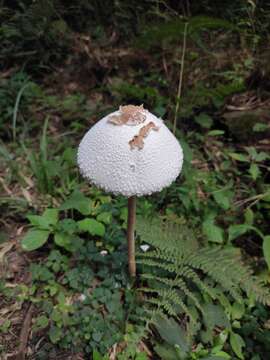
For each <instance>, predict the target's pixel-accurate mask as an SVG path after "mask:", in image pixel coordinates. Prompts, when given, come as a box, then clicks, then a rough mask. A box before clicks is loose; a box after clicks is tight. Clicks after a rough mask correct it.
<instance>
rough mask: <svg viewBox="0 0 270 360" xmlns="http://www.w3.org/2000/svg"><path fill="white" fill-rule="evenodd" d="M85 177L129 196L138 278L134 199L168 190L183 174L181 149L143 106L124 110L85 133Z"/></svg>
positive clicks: (81, 160) (81, 155)
mask: <svg viewBox="0 0 270 360" xmlns="http://www.w3.org/2000/svg"><path fill="white" fill-rule="evenodd" d="M77 162H78V166H79V168H80V171H81V174H82V175H83V176H84V177H85V178H86V179H87V180H89V181H90V183H92V184H94V185H96V186H97V187H99V188H101V189H103V190H104V191H106V192H109V193H113V194H115V195H117V194H121V195H124V196H126V197H127V198H128V229H127V238H128V264H129V273H130V275H131V276H132V277H134V276H135V275H136V263H135V242H134V228H135V219H136V197H137V196H143V195H150V194H152V193H154V192H158V191H161V190H162V189H163V188H165V187H167V186H169V185H170V184H171V183H172V182H173V181H174V180H175V179H176V177H177V176H178V175H179V173H180V171H181V168H182V163H183V152H182V148H181V146H180V144H179V142H178V140H177V139H176V138H175V136H174V135H173V134H172V133H171V131H170V130H169V129H168V128H167V126H166V125H165V124H164V123H163V120H162V119H160V118H157V117H156V116H155V115H153V114H152V113H150V112H149V111H148V110H146V109H144V108H143V105H141V106H134V105H126V106H120V108H119V110H117V111H115V112H113V113H111V114H109V115H107V116H105V117H104V118H102V119H101V120H100V121H98V122H97V123H96V124H95V125H94V126H93V127H91V128H90V130H88V132H87V133H86V134H85V135H84V137H83V139H82V141H81V143H80V145H79V149H78V155H77Z"/></svg>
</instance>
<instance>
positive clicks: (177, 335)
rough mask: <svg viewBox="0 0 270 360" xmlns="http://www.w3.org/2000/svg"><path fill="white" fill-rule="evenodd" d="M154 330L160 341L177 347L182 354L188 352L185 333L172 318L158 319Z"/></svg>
mask: <svg viewBox="0 0 270 360" xmlns="http://www.w3.org/2000/svg"><path fill="white" fill-rule="evenodd" d="M156 328H157V331H158V332H159V334H160V336H161V337H162V339H163V340H165V341H166V342H167V343H168V344H170V345H172V346H175V345H178V346H179V347H180V349H181V350H182V351H184V352H187V351H188V350H189V345H188V342H187V336H186V333H185V331H184V330H183V329H182V328H181V326H180V325H179V324H178V323H177V322H176V321H175V320H174V319H173V318H170V319H168V318H167V317H166V318H163V317H159V318H158V319H157V322H156Z"/></svg>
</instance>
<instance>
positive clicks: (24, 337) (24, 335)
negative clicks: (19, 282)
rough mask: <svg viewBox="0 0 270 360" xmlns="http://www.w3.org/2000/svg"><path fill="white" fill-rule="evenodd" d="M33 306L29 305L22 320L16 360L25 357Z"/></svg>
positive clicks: (21, 359) (22, 359)
mask: <svg viewBox="0 0 270 360" xmlns="http://www.w3.org/2000/svg"><path fill="white" fill-rule="evenodd" d="M33 310H34V306H33V304H31V305H30V306H29V307H28V309H27V312H26V316H25V318H24V322H23V326H22V329H21V333H20V345H19V350H18V352H17V355H16V360H24V359H25V356H26V347H27V342H28V336H29V331H30V326H31V321H32V315H33Z"/></svg>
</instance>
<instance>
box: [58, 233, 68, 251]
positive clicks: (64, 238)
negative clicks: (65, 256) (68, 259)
mask: <svg viewBox="0 0 270 360" xmlns="http://www.w3.org/2000/svg"><path fill="white" fill-rule="evenodd" d="M54 242H55V243H56V245H58V246H61V247H63V248H64V249H66V250H70V245H71V243H72V236H71V235H70V234H67V233H65V232H57V233H55V234H54Z"/></svg>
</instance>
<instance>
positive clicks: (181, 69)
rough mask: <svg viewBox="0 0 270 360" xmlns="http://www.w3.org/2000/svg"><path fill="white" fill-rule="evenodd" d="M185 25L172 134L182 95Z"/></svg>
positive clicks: (174, 129)
mask: <svg viewBox="0 0 270 360" xmlns="http://www.w3.org/2000/svg"><path fill="white" fill-rule="evenodd" d="M187 27H188V23H185V28H184V39H183V51H182V58H181V67H180V72H179V82H178V89H177V97H176V106H175V114H174V121H173V133H174V134H175V132H176V125H177V114H178V110H179V105H180V99H181V95H182V83H183V74H184V63H185V54H186V48H187Z"/></svg>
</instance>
